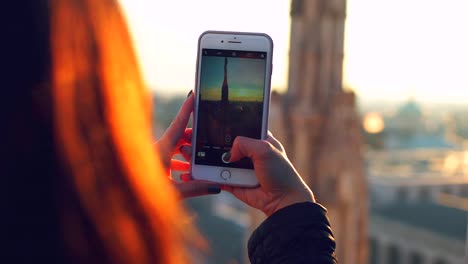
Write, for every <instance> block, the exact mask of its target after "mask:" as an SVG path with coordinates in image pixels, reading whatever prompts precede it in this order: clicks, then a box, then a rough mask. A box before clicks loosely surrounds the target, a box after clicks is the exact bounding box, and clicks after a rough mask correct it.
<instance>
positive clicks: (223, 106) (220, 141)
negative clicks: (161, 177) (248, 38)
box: [195, 49, 267, 169]
mask: <svg viewBox="0 0 468 264" xmlns="http://www.w3.org/2000/svg"><path fill="white" fill-rule="evenodd" d="M266 56H267V54H266V52H258V51H239V50H218V49H202V53H201V65H200V77H199V78H200V80H199V82H200V84H199V93H198V96H199V98H198V113H197V116H198V121H197V131H196V133H197V139H196V149H195V163H196V164H199V165H210V166H218V167H231V168H243V169H253V164H252V161H251V160H250V159H248V158H244V159H241V160H239V161H237V162H233V163H228V162H226V161H225V160H226V159H224V158H223V157H224V155H225V153H227V152H228V151H229V150H231V148H232V143H233V141H234V139H235V138H236V137H237V136H245V137H250V138H257V139H260V138H261V133H262V116H263V101H264V89H265V74H266Z"/></svg>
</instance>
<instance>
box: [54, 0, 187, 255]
mask: <svg viewBox="0 0 468 264" xmlns="http://www.w3.org/2000/svg"><path fill="white" fill-rule="evenodd" d="M50 16H51V21H50V22H51V23H50V25H51V33H50V36H51V38H50V43H51V44H50V45H51V56H52V58H51V63H52V64H51V83H52V101H53V108H54V109H55V111H54V116H53V120H54V124H55V129H56V130H55V131H56V135H57V145H58V146H59V151H60V153H61V159H62V162H63V164H64V166H63V170H64V171H65V173H64V175H67V177H68V179H65V180H64V182H65V183H66V184H68V186H70V188H69V190H68V191H69V192H71V193H72V194H73V193H74V194H75V196H74V197H75V198H74V199H76V204H77V206H76V207H70V206H69V204H68V203H67V201H66V199H65V201H63V202H62V203H61V204H62V212H63V213H62V219H63V223H64V225H63V227H64V228H63V230H64V235H65V240H66V244H67V245H68V248H69V249H70V254H71V256H72V257H74V258H76V259H75V260H78V261H84V262H91V261H92V262H109V263H182V262H186V261H187V260H186V259H185V251H184V244H185V241H186V238H187V237H188V236H189V235H184V233H186V232H187V231H185V232H183V230H182V229H183V228H184V227H183V226H182V223H183V222H185V221H182V220H181V219H183V218H184V217H185V215H184V213H183V209H182V208H181V206H180V205H179V203H178V200H177V195H176V193H175V191H174V189H173V188H172V186H170V182H169V180H168V178H167V175H166V173H165V170H164V169H163V168H162V165H161V162H160V161H159V157H158V153H156V151H155V148H154V146H153V145H152V135H151V101H150V97H149V93H148V91H147V90H146V89H145V85H144V83H143V82H142V78H141V75H140V72H139V70H138V63H137V60H136V57H135V55H134V53H133V48H132V44H131V38H130V35H129V32H128V30H127V28H126V24H125V21H124V18H123V15H122V12H121V10H120V9H119V6H118V4H117V3H116V1H115V0H98V1H97V0H81V1H76V0H51V1H50ZM65 190H67V189H66V188H65ZM64 195H65V196H66V195H67V194H64Z"/></svg>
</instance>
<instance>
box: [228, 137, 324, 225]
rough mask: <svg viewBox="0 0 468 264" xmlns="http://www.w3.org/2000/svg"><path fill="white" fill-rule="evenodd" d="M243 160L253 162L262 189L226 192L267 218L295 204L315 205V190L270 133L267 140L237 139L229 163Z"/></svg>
mask: <svg viewBox="0 0 468 264" xmlns="http://www.w3.org/2000/svg"><path fill="white" fill-rule="evenodd" d="M243 157H248V158H250V159H252V161H253V164H254V168H255V174H256V175H257V178H258V181H259V182H260V186H259V187H256V188H245V187H234V186H223V190H225V191H228V192H230V193H232V194H233V195H234V196H236V197H237V198H238V199H239V200H241V201H243V202H245V203H246V204H248V205H250V206H252V207H255V208H257V209H259V210H261V211H262V212H264V213H265V214H266V215H267V216H270V215H271V214H273V213H274V212H276V211H278V210H279V209H281V208H284V207H286V206H289V205H292V204H295V203H300V202H315V198H314V195H313V193H312V191H311V190H310V189H309V187H308V186H307V185H306V184H305V182H304V181H303V180H302V178H301V177H300V175H299V174H298V172H297V171H296V169H295V168H294V166H293V165H292V164H291V162H290V161H289V159H288V157H287V156H286V153H285V151H284V148H283V146H282V145H281V143H280V142H279V141H278V140H276V139H275V138H274V137H273V136H272V135H271V133H269V134H268V138H267V139H266V140H257V139H251V138H247V137H236V139H235V140H234V144H233V147H232V150H231V158H230V161H231V162H233V161H237V160H239V159H241V158H243Z"/></svg>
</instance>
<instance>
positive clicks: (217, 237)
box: [154, 96, 468, 264]
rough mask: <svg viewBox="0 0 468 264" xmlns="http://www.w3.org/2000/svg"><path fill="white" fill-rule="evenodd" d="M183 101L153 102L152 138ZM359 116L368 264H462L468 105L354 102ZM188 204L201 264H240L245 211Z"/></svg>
mask: <svg viewBox="0 0 468 264" xmlns="http://www.w3.org/2000/svg"><path fill="white" fill-rule="evenodd" d="M184 100H185V97H184V96H174V97H157V96H155V97H154V102H155V108H154V119H155V124H156V125H155V129H156V130H155V131H154V134H155V136H156V137H157V136H159V135H161V133H162V131H164V129H165V128H166V127H167V126H168V125H169V124H170V122H171V120H172V118H173V117H174V116H175V113H177V111H178V109H179V107H180V105H181V104H182V102H183V101H184ZM358 109H359V116H360V117H361V124H362V136H363V138H364V148H363V150H364V152H365V153H364V156H365V168H366V178H367V180H368V183H369V200H370V211H369V220H370V221H369V227H368V228H369V241H370V250H369V253H370V254H369V258H370V262H369V263H372V264H381V263H409V264H411V263H434V264H443V263H446V264H451V263H454V264H457V263H463V256H464V246H465V239H466V233H467V230H466V228H467V215H468V105H466V106H453V105H438V104H428V103H426V104H424V103H419V102H418V101H417V98H408V100H407V101H406V102H393V103H385V102H361V104H360V105H359V106H358ZM175 177H177V176H175ZM187 204H188V206H189V207H190V208H192V210H193V212H194V214H195V215H196V217H195V219H196V221H197V224H198V227H199V228H200V230H201V232H202V233H203V234H204V235H205V237H206V238H207V240H208V242H209V243H210V246H211V251H210V254H207V255H206V256H203V258H201V259H200V263H246V262H245V261H246V255H245V254H246V253H245V250H246V239H247V237H248V233H249V230H250V229H251V224H252V221H253V220H252V219H251V213H250V212H249V211H248V208H247V207H246V206H245V205H243V204H241V203H239V202H238V201H237V200H235V199H234V198H233V197H232V196H231V195H229V194H225V193H222V194H221V195H217V196H213V197H203V198H195V199H192V200H189V201H187ZM208 258H209V259H208Z"/></svg>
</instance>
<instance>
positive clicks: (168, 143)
mask: <svg viewBox="0 0 468 264" xmlns="http://www.w3.org/2000/svg"><path fill="white" fill-rule="evenodd" d="M193 104H194V96H193V93H192V94H191V95H190V96H189V97H188V98H187V99H186V100H185V102H184V104H183V105H182V107H181V108H180V110H179V112H178V113H177V115H176V117H175V118H174V120H173V121H172V123H171V125H170V126H169V128H168V129H167V130H166V132H164V135H163V136H162V137H161V140H160V141H162V142H164V145H165V147H166V148H167V149H170V150H172V149H174V148H175V146H176V145H177V143H178V142H179V140H180V139H181V138H182V136H183V135H184V132H185V128H186V127H187V124H188V121H189V119H190V114H191V113H192V111H193ZM190 137H191V136H190Z"/></svg>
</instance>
